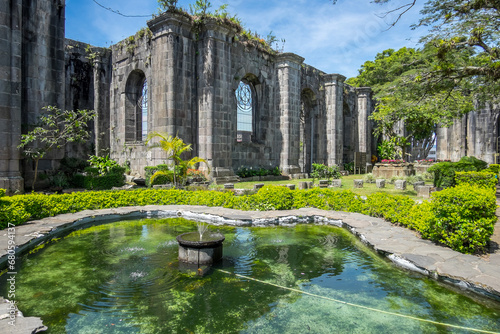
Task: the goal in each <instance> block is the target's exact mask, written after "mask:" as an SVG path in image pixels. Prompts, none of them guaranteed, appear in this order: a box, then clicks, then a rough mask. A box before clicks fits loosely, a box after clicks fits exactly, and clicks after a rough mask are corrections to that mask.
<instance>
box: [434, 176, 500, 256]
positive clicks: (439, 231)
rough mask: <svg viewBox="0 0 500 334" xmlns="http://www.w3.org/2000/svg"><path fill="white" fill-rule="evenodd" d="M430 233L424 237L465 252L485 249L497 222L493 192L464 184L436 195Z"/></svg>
mask: <svg viewBox="0 0 500 334" xmlns="http://www.w3.org/2000/svg"><path fill="white" fill-rule="evenodd" d="M430 205H431V212H432V214H433V216H434V218H433V219H432V220H430V225H429V229H428V231H427V232H426V233H425V235H424V237H428V238H430V239H431V240H434V241H438V242H441V243H443V244H445V245H447V246H449V247H451V248H452V249H454V250H456V251H459V252H462V253H467V254H470V253H474V252H478V251H481V250H483V249H484V248H485V247H486V245H487V243H488V241H489V240H490V237H491V235H492V234H493V228H494V226H495V223H496V221H497V217H496V216H495V210H496V197H495V193H494V191H493V190H492V189H487V188H480V187H477V186H471V185H469V184H464V185H460V186H457V187H455V188H448V189H445V190H443V191H439V192H435V193H433V195H432V199H431V204H430Z"/></svg>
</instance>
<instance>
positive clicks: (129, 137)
mask: <svg viewBox="0 0 500 334" xmlns="http://www.w3.org/2000/svg"><path fill="white" fill-rule="evenodd" d="M125 95H126V98H125V141H126V142H138V141H144V140H146V137H147V133H148V107H149V101H148V82H147V80H146V76H145V75H144V72H142V71H141V70H135V71H133V72H132V73H130V75H129V77H128V79H127V84H126V88H125Z"/></svg>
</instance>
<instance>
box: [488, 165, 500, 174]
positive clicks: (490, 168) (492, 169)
mask: <svg viewBox="0 0 500 334" xmlns="http://www.w3.org/2000/svg"><path fill="white" fill-rule="evenodd" d="M485 170H487V171H489V172H492V173H495V174H496V175H498V174H499V173H500V165H498V164H491V165H489V166H488V168H486V169H485Z"/></svg>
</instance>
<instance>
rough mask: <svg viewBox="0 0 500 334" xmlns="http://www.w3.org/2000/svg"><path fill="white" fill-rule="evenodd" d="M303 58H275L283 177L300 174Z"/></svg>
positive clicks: (284, 54) (296, 56)
mask: <svg viewBox="0 0 500 334" xmlns="http://www.w3.org/2000/svg"><path fill="white" fill-rule="evenodd" d="M303 61H304V58H302V57H300V56H298V55H296V54H293V53H283V54H280V55H279V56H278V57H277V60H276V62H277V68H278V84H279V101H278V106H279V111H280V113H279V115H280V132H281V137H282V146H281V154H280V168H281V170H282V172H283V174H284V175H292V174H298V173H300V167H299V156H300V69H301V67H300V65H301V64H302V62H303Z"/></svg>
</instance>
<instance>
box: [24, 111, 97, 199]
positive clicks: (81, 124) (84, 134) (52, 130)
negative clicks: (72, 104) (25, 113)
mask: <svg viewBox="0 0 500 334" xmlns="http://www.w3.org/2000/svg"><path fill="white" fill-rule="evenodd" d="M43 110H45V112H46V114H45V115H41V116H40V117H39V122H38V124H36V125H35V127H34V129H33V130H31V131H29V132H28V133H27V134H24V135H21V144H20V145H19V146H18V148H22V149H23V153H24V155H26V156H27V157H29V158H31V159H33V160H34V161H35V175H34V177H33V182H32V184H31V189H32V190H35V183H36V179H37V174H38V162H39V161H40V159H42V158H43V157H45V155H46V154H47V153H49V152H50V151H52V150H53V149H54V148H61V147H62V146H64V145H65V144H66V143H71V142H83V141H85V140H86V139H88V138H89V136H90V135H89V131H88V130H87V127H88V125H87V123H88V122H89V121H90V120H92V119H93V118H94V117H95V112H94V111H93V110H75V111H73V110H61V109H59V108H56V107H54V106H48V107H44V108H43Z"/></svg>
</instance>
